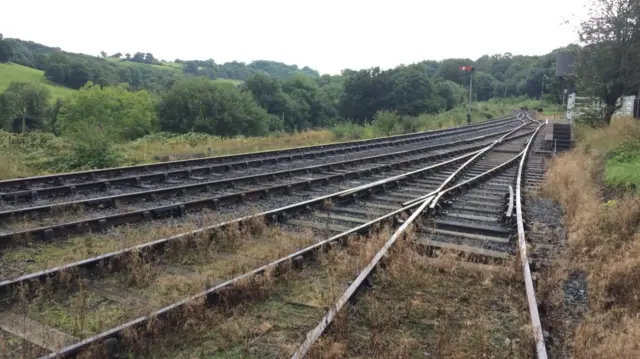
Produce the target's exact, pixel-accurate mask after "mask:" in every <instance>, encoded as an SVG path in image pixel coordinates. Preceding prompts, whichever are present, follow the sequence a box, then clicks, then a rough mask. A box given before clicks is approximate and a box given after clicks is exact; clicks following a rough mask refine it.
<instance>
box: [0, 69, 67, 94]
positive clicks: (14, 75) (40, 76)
mask: <svg viewBox="0 0 640 359" xmlns="http://www.w3.org/2000/svg"><path fill="white" fill-rule="evenodd" d="M12 81H19V82H29V83H39V84H42V85H44V86H45V87H46V88H48V89H49V91H51V97H52V98H54V99H56V98H66V97H67V96H69V95H70V94H71V93H73V91H75V90H72V89H70V88H66V87H63V86H60V85H56V84H54V83H52V82H51V81H49V80H47V79H46V78H45V77H44V72H43V71H40V70H36V69H32V68H30V67H26V66H22V65H18V64H0V93H2V92H4V90H6V89H7V87H9V84H10V83H11V82H12Z"/></svg>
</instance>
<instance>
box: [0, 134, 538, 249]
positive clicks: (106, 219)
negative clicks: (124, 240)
mask: <svg viewBox="0 0 640 359" xmlns="http://www.w3.org/2000/svg"><path fill="white" fill-rule="evenodd" d="M521 127H522V126H521ZM511 132H515V131H511ZM507 135H508V134H507ZM524 135H526V134H520V135H515V136H512V137H511V138H510V139H515V138H519V137H523V136H524ZM505 136H506V135H505ZM483 146H484V145H483V144H481V145H476V146H469V147H465V148H463V149H454V150H451V151H448V152H445V153H441V154H434V155H429V156H424V157H420V158H410V159H407V160H405V161H400V162H394V163H393V164H385V165H381V166H377V167H373V168H366V169H361V170H354V171H351V172H346V173H340V174H331V175H328V176H324V177H320V178H314V179H311V180H305V181H299V182H294V183H289V184H282V185H277V186H272V187H266V188H260V189H254V190H248V191H244V192H238V193H232V194H225V195H221V196H216V197H209V198H204V199H197V200H192V201H187V202H180V203H177V204H172V205H167V206H159V207H154V208H148V209H141V210H135V211H130V212H125V213H118V214H112V215H107V216H102V217H95V218H87V219H83V220H77V221H71V222H66V223H58V224H52V225H47V226H43V227H37V228H30V229H26V230H21V231H14V232H11V233H2V234H0V247H3V246H10V245H12V244H14V243H16V242H19V241H20V240H21V239H22V238H33V237H35V238H39V239H41V240H47V241H50V240H53V239H54V238H58V237H62V236H64V235H67V234H69V233H85V232H87V231H88V230H97V231H102V230H106V229H108V228H110V227H113V226H117V225H123V224H127V223H136V222H141V221H150V220H154V219H163V218H169V217H181V216H184V215H186V214H187V211H189V210H193V209H202V208H212V209H218V208H220V207H221V206H223V205H226V204H233V203H244V202H245V201H247V200H251V199H258V198H263V197H267V196H270V195H273V194H290V193H292V191H293V190H294V189H308V188H310V187H311V186H313V185H314V184H318V183H320V184H326V183H331V181H333V180H338V181H341V180H345V179H349V178H360V177H361V176H362V175H363V174H364V175H367V174H371V173H373V172H382V171H385V170H390V169H393V168H402V167H405V166H407V165H411V164H415V163H421V162H425V161H429V160H433V159H439V158H443V157H447V156H449V155H456V154H460V153H463V152H465V151H475V150H477V149H479V148H482V147H483Z"/></svg>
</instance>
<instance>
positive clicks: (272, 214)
mask: <svg viewBox="0 0 640 359" xmlns="http://www.w3.org/2000/svg"><path fill="white" fill-rule="evenodd" d="M475 153H477V151H475V152H470V153H466V154H463V155H461V156H458V157H455V158H452V159H449V160H446V161H443V162H440V163H436V164H433V165H429V166H427V167H424V168H421V169H418V170H414V171H410V172H406V173H404V174H401V175H396V176H391V177H388V178H386V179H385V180H380V181H376V182H373V183H367V184H364V185H361V186H358V187H355V188H350V189H346V190H343V191H339V192H335V193H332V194H328V195H324V196H320V197H316V198H313V199H310V200H306V201H302V202H299V203H295V204H292V205H288V206H285V207H281V208H277V209H273V210H269V211H265V212H262V213H258V214H256V215H252V216H245V217H241V218H238V219H234V220H231V221H226V222H222V223H218V224H215V225H211V226H207V227H204V228H201V229H197V230H193V231H189V232H185V233H181V234H176V235H173V236H170V237H166V238H161V239H158V240H155V241H152V242H148V243H143V244H139V245H136V246H133V247H129V248H126V249H122V250H118V251H114V252H111V253H107V254H103V255H99V256H96V257H92V258H88V259H84V260H81V261H78V262H74V263H70V264H66V265H63V266H60V267H55V268H51V269H47V270H44V271H40V272H37V273H33V274H28V275H24V276H21V277H18V278H15V279H11V280H5V281H1V282H0V297H2V296H7V295H11V293H13V292H15V291H16V290H17V289H18V288H20V287H21V286H26V285H28V284H29V283H30V282H34V283H40V282H42V281H45V280H49V279H54V280H55V279H56V278H57V277H58V276H59V275H60V274H61V273H63V272H64V273H67V274H65V275H69V273H77V272H78V271H77V269H90V268H92V267H97V266H99V265H101V264H109V265H111V264H114V263H115V262H116V261H117V260H118V259H120V258H125V257H126V256H127V255H130V254H137V255H141V256H145V255H147V254H149V253H154V252H161V251H162V250H163V249H164V248H165V246H166V245H167V244H169V243H172V242H176V241H178V240H182V239H186V238H192V237H194V236H197V235H202V234H207V233H213V232H214V231H215V230H223V229H224V228H226V227H228V226H230V225H234V224H239V225H240V224H243V223H245V222H247V221H249V220H250V219H252V218H256V217H258V218H265V219H266V220H267V221H271V222H277V221H281V220H284V219H286V218H287V217H289V216H290V215H293V214H296V213H299V212H301V211H305V210H308V208H310V207H312V206H318V207H319V206H321V205H322V204H323V203H324V202H325V200H328V199H335V198H340V197H343V196H344V195H349V196H354V195H358V194H364V195H368V194H369V190H370V189H371V190H373V189H384V186H385V185H387V184H396V185H397V184H398V181H403V180H409V179H412V178H414V177H415V176H417V175H420V174H422V173H424V174H426V173H429V172H430V171H432V170H435V169H439V168H443V167H446V166H449V165H452V164H455V163H457V162H459V161H462V160H464V159H466V158H468V157H470V156H472V155H474V154H475Z"/></svg>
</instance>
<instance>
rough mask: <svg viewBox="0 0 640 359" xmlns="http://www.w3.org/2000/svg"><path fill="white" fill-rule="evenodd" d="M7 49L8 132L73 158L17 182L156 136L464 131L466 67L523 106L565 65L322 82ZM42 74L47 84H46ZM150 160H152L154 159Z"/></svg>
mask: <svg viewBox="0 0 640 359" xmlns="http://www.w3.org/2000/svg"><path fill="white" fill-rule="evenodd" d="M0 51H2V56H3V57H2V58H3V59H4V60H3V62H10V63H9V64H1V65H0V66H2V67H0V70H2V71H4V72H12V71H15V72H16V74H8V75H9V76H1V77H2V78H3V80H5V79H7V78H10V79H12V80H11V81H9V82H7V83H6V84H0V85H4V86H6V90H5V91H4V93H2V94H0V126H1V127H2V128H3V129H4V130H5V131H8V132H28V131H34V130H40V131H44V132H52V133H54V134H56V135H58V136H60V137H61V138H62V139H63V140H62V142H66V143H67V146H65V149H66V150H67V151H68V153H64V154H61V155H60V156H58V153H57V152H54V153H51V154H50V156H47V158H46V159H43V160H41V161H39V162H41V163H44V162H47V161H48V160H51V161H49V162H50V163H51V164H52V165H51V166H48V167H47V166H41V167H39V168H38V169H36V168H34V167H33V166H30V165H29V164H24V165H23V164H21V165H12V164H6V165H3V166H5V167H8V168H11V167H15V168H16V171H17V172H14V173H22V172H24V169H26V168H32V169H33V172H34V173H37V172H38V171H40V170H43V169H44V170H47V171H57V170H74V169H86V168H94V167H105V166H113V165H118V164H125V163H132V162H135V161H137V160H139V159H138V158H139V157H138V155H137V154H136V155H133V156H129V155H128V154H127V153H126V152H125V153H121V152H120V153H119V151H118V150H119V149H121V148H123V147H126V146H125V145H123V142H125V141H132V140H136V139H138V138H142V137H144V136H147V135H150V134H153V133H157V132H167V133H169V132H170V133H176V134H187V133H190V134H194V133H205V134H207V135H210V136H212V137H210V138H207V139H206V140H202V141H195V140H194V139H195V137H199V136H201V135H188V136H190V137H189V138H188V139H186V141H187V142H189V144H190V145H193V144H194V142H198V144H197V145H196V146H194V147H198V149H199V150H200V151H199V152H200V154H202V152H205V151H202V148H203V147H205V146H204V145H203V143H207V144H213V145H215V143H216V142H217V141H215V140H214V139H213V138H214V137H215V136H219V137H220V138H222V139H224V138H228V137H234V136H244V137H247V138H250V137H251V138H252V137H262V136H268V137H269V138H271V139H270V140H267V141H266V142H273V140H272V139H273V138H274V136H275V137H278V138H282V134H283V133H285V132H287V133H296V132H302V131H307V132H306V133H309V132H308V131H309V130H318V129H326V128H333V131H332V132H333V133H334V135H335V136H334V137H333V138H331V139H329V140H334V139H336V140H346V139H357V138H371V137H374V136H383V135H390V134H399V133H406V132H410V131H417V130H422V129H434V128H442V127H449V126H452V125H457V124H461V123H462V121H460V120H459V118H460V117H461V116H463V114H464V109H463V108H462V107H463V106H464V105H465V102H466V98H467V90H466V88H467V84H468V78H467V76H466V74H465V73H464V72H462V71H460V70H459V69H458V66H459V65H475V68H476V75H475V77H476V78H475V87H474V94H473V97H474V101H487V100H489V99H492V98H494V99H495V98H498V97H502V98H503V100H505V102H509V103H510V104H513V103H514V102H516V100H514V99H516V98H518V99H522V98H523V97H524V98H529V97H532V96H537V95H538V94H539V93H540V89H541V85H542V77H543V75H545V74H550V73H552V72H553V66H554V64H555V62H554V58H555V52H554V53H551V54H548V55H545V56H513V55H512V54H510V53H507V54H504V55H493V56H482V57H481V58H479V59H477V60H476V61H473V60H471V59H447V60H443V61H422V62H419V63H416V64H411V65H406V66H405V65H402V66H398V67H396V68H393V69H388V70H381V69H379V68H372V69H364V70H359V71H354V70H345V71H343V72H342V73H341V74H340V75H336V76H331V75H322V76H320V74H319V73H318V72H317V71H314V70H312V69H309V68H307V67H304V68H302V69H300V68H298V67H297V66H295V65H291V66H290V65H285V64H282V63H277V62H271V61H255V62H253V63H250V64H243V63H238V62H232V63H227V64H222V65H220V64H216V63H215V61H213V60H211V59H209V60H204V61H183V60H176V61H175V62H168V61H164V60H160V59H157V58H155V57H154V56H153V54H151V53H146V52H137V53H135V54H124V55H123V54H121V53H117V54H113V55H108V54H106V53H104V52H102V53H100V55H99V56H89V55H83V54H74V53H69V52H65V51H62V50H60V49H57V48H52V47H48V46H45V45H41V44H37V43H34V42H28V41H22V40H19V39H4V38H0ZM11 62H13V63H11ZM20 65H22V66H20ZM24 66H27V67H29V68H26V67H24ZM25 69H27V70H29V71H31V73H30V74H29V76H23V75H19V74H18V72H20V74H23V73H25V72H24V70H25ZM36 71H44V73H43V75H38V74H41V73H37V72H36ZM34 74H35V75H37V76H39V77H38V79H37V81H36V78H35V77H34ZM221 79H224V81H217V80H221ZM213 80H216V81H213ZM227 80H235V81H236V82H235V83H234V82H229V81H227ZM5 81H6V80H5ZM238 81H242V83H238ZM52 84H56V85H63V86H65V88H69V89H76V90H77V91H71V90H69V91H70V92H68V93H64V94H63V93H61V92H60V91H59V89H61V87H59V86H58V87H56V86H52ZM559 86H560V83H559V82H557V81H555V80H553V81H551V82H547V86H546V90H547V92H548V94H547V97H548V98H549V99H551V102H554V101H555V102H558V100H559V99H560V97H559V94H560V93H561V87H559ZM518 96H520V97H518ZM506 98H509V100H506ZM493 105H495V106H493ZM493 105H484V104H483V103H482V102H476V104H475V105H474V120H476V121H477V120H484V119H488V118H493V117H496V116H498V115H499V114H502V113H504V112H505V111H499V110H498V109H497V108H498V106H497V103H494V104H493ZM511 107H512V106H510V108H508V109H507V110H511V109H513V108H511ZM163 136H164V135H163ZM170 136H172V137H174V138H175V137H176V136H173V135H170ZM194 136H195V137H194ZM294 137H296V136H295V135H294V136H291V137H289V138H294ZM200 138H204V137H200ZM143 141H146V142H145V143H148V139H147V140H143ZM240 141H241V142H244V141H246V139H241V140H240ZM251 141H252V142H257V141H253V140H251ZM23 142H29V140H26V141H23ZM285 142H286V141H285ZM278 146H281V145H270V146H269V147H278ZM146 147H149V146H146ZM211 147H214V148H212V149H211V150H210V148H211ZM21 149H23V150H24V148H21ZM256 149H261V148H256ZM69 151H70V152H69ZM245 151H246V150H245ZM245 151H242V152H245ZM180 152H183V151H180ZM210 152H211V153H220V152H232V150H231V151H227V150H225V151H219V150H217V149H216V148H215V146H206V152H205V154H209V153H210ZM175 154H176V153H166V152H165V153H162V154H156V153H154V154H152V155H151V156H150V157H151V158H153V157H156V156H159V155H161V156H171V155H175ZM15 156H16V155H13V154H12V155H9V154H5V155H4V157H15ZM21 156H23V155H21V154H19V155H18V157H21ZM52 157H57V158H55V159H54V158H52ZM142 157H143V159H142V160H144V161H146V160H148V158H149V156H147V154H146V153H145V154H144V155H143V156H142ZM26 162H27V163H30V161H26ZM18 167H22V170H17V169H18ZM3 176H4V177H6V176H10V174H9V173H3Z"/></svg>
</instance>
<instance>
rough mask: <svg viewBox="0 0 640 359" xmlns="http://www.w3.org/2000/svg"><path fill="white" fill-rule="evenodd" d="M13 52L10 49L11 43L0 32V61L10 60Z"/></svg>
mask: <svg viewBox="0 0 640 359" xmlns="http://www.w3.org/2000/svg"><path fill="white" fill-rule="evenodd" d="M12 55H13V52H12V50H11V44H9V42H8V41H6V40H5V39H4V36H2V34H0V63H6V62H9V61H11V56H12Z"/></svg>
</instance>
